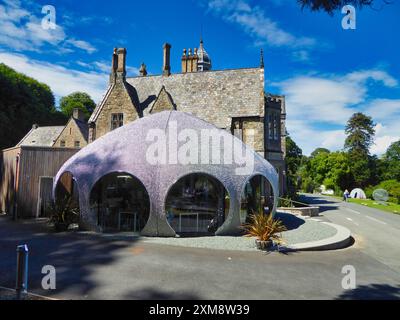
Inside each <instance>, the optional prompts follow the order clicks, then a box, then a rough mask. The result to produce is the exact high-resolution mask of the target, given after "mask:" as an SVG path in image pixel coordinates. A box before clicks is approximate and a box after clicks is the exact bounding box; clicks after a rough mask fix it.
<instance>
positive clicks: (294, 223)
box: [275, 212, 305, 230]
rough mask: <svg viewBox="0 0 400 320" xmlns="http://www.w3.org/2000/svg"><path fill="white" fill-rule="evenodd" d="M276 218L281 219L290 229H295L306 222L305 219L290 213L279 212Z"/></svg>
mask: <svg viewBox="0 0 400 320" xmlns="http://www.w3.org/2000/svg"><path fill="white" fill-rule="evenodd" d="M275 218H276V219H279V220H281V221H282V222H283V224H284V225H285V226H286V228H287V229H288V230H295V229H297V228H299V227H300V226H302V225H303V224H304V223H305V221H304V220H303V219H300V218H298V217H296V216H295V215H293V214H289V213H283V212H277V213H276V215H275Z"/></svg>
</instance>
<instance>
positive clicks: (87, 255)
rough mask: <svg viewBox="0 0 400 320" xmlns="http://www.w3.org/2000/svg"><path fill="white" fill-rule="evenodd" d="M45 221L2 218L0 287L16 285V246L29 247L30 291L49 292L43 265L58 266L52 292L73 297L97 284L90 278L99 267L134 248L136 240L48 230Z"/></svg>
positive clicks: (45, 293)
mask: <svg viewBox="0 0 400 320" xmlns="http://www.w3.org/2000/svg"><path fill="white" fill-rule="evenodd" d="M45 225H46V224H45V223H43V222H41V223H35V222H31V221H21V222H13V221H11V220H9V219H8V218H5V217H1V218H0V234H1V235H2V237H1V238H2V239H1V243H0V286H4V287H8V288H13V287H14V286H15V272H16V266H15V265H16V262H15V261H16V247H17V245H20V244H27V245H28V247H29V290H30V291H32V292H35V293H39V294H43V295H48V294H49V292H48V291H44V290H42V288H41V280H42V277H44V275H43V274H42V273H41V271H42V267H43V266H45V265H52V266H54V267H55V268H56V272H57V274H56V276H57V289H56V290H54V291H52V292H51V294H52V295H59V296H63V293H64V292H65V291H66V290H67V291H68V292H73V294H74V296H85V295H88V294H89V293H91V292H92V291H93V290H95V289H96V287H97V286H98V283H96V281H95V280H93V279H92V278H91V276H92V274H93V270H94V269H96V268H97V267H101V266H105V265H108V264H112V263H114V262H115V261H116V260H117V259H119V258H118V256H117V255H118V252H120V251H121V249H124V248H128V247H132V246H133V245H135V242H136V240H129V241H110V240H106V239H102V238H100V237H96V236H88V235H80V234H75V233H61V234H55V233H48V229H46V226H45Z"/></svg>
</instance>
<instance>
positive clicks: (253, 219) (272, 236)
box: [243, 213, 287, 250]
mask: <svg viewBox="0 0 400 320" xmlns="http://www.w3.org/2000/svg"><path fill="white" fill-rule="evenodd" d="M243 228H244V230H245V231H246V236H247V237H255V238H256V245H257V249H259V250H269V249H270V248H271V247H272V246H273V245H274V243H276V244H279V243H283V240H282V236H281V233H282V232H284V231H287V229H286V227H285V225H284V224H283V222H282V221H281V220H277V219H274V218H273V216H272V215H265V214H263V213H257V214H252V215H251V216H250V223H247V224H245V225H243Z"/></svg>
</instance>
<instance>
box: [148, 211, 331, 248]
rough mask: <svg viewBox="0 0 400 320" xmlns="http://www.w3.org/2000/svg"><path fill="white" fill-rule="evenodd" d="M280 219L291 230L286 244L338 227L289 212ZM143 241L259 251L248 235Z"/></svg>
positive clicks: (308, 239) (285, 236)
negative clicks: (298, 216) (302, 217)
mask: <svg viewBox="0 0 400 320" xmlns="http://www.w3.org/2000/svg"><path fill="white" fill-rule="evenodd" d="M276 217H277V218H278V219H281V220H282V221H284V223H285V225H286V226H287V227H288V229H289V231H286V232H284V233H283V234H282V237H283V240H284V241H285V244H286V245H293V244H298V243H304V242H311V241H318V240H323V239H326V238H330V237H333V236H334V235H335V234H336V232H337V231H336V229H335V228H333V227H331V226H329V225H326V224H324V223H321V222H318V221H314V220H310V219H306V220H303V219H299V218H297V217H295V216H292V215H288V214H282V213H280V214H277V216H276ZM143 241H146V242H151V243H157V244H165V245H172V246H182V247H191V248H207V249H216V250H238V251H257V249H256V247H255V239H254V238H248V237H228V236H224V237H192V238H189V237H188V238H150V237H146V238H143Z"/></svg>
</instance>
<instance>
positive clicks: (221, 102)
mask: <svg viewBox="0 0 400 320" xmlns="http://www.w3.org/2000/svg"><path fill="white" fill-rule="evenodd" d="M126 56H127V50H126V49H125V48H118V49H114V52H113V55H112V64H111V73H110V78H109V84H108V88H107V90H106V92H105V94H104V96H103V99H102V100H101V101H100V103H99V104H98V105H97V107H96V109H95V110H94V112H93V114H92V115H91V117H90V119H89V121H88V122H85V121H84V119H83V117H82V114H81V113H80V112H79V111H78V110H75V112H74V115H73V117H72V118H71V119H70V120H69V122H68V123H67V125H66V126H64V127H38V126H36V125H35V126H34V127H33V128H32V130H31V131H30V132H29V133H28V134H27V136H25V137H24V139H23V140H22V141H21V142H20V143H19V144H18V145H17V146H16V147H14V148H11V149H7V150H4V151H3V164H2V165H3V167H4V168H3V174H2V176H1V177H0V178H1V181H0V211H4V212H7V211H11V208H13V210H17V209H16V207H18V208H20V209H21V208H25V209H26V210H28V208H32V207H33V208H35V209H36V208H37V211H36V216H40V211H41V210H42V209H41V208H42V206H43V203H44V201H45V200H46V199H48V198H49V197H50V194H51V187H50V185H51V182H52V181H53V177H54V176H55V173H56V172H57V171H58V169H59V168H60V167H61V166H62V165H63V163H64V162H65V161H67V160H68V159H69V158H70V157H71V156H72V155H73V154H75V153H76V152H77V151H78V150H79V149H80V148H83V147H85V146H86V145H87V144H90V143H91V142H93V141H95V140H97V139H99V138H100V137H102V136H104V135H106V134H107V133H108V132H110V131H112V130H114V129H116V128H119V127H121V126H124V125H125V124H128V123H130V122H133V121H135V120H136V119H139V118H142V117H146V116H148V115H151V114H155V113H159V112H162V111H167V110H177V111H182V112H185V113H189V114H192V115H194V116H196V117H198V118H200V119H202V120H204V121H206V122H209V123H211V124H213V125H215V126H216V127H218V128H221V129H225V130H227V131H229V132H231V133H232V134H235V135H236V136H237V137H238V138H240V139H241V140H242V141H243V142H244V143H246V144H248V145H250V146H251V147H252V148H253V149H254V150H255V151H256V152H257V153H258V154H260V155H262V156H263V157H264V158H265V159H266V160H268V161H269V162H270V163H271V164H272V165H273V166H274V167H275V169H276V170H277V172H278V174H279V185H280V193H281V194H283V193H285V191H286V173H285V170H286V168H285V167H286V165H285V155H286V144H285V138H286V128H285V120H286V111H285V97H284V96H278V95H272V94H269V93H266V92H265V79H264V72H265V70H264V59H263V55H262V54H261V61H260V64H259V65H258V66H257V67H252V68H243V69H230V70H213V68H212V61H211V58H210V56H209V55H208V53H207V52H206V50H205V49H204V44H203V41H201V42H200V46H199V48H195V49H194V50H191V49H189V50H186V49H184V50H183V55H182V58H181V72H179V73H173V72H172V70H171V63H170V59H171V45H169V44H165V45H164V47H163V65H162V73H161V74H159V75H150V74H148V72H147V70H146V66H145V64H142V65H141V68H140V74H139V75H138V76H135V77H131V76H129V75H127V73H126ZM236 129H241V130H239V131H238V130H236ZM237 132H240V134H238V133H237ZM254 134H255V136H253V135H254ZM250 135H252V137H250ZM132 139H135V137H132ZM24 157H26V158H25V159H24ZM33 163H36V164H33ZM7 170H8V171H7ZM46 179H47V181H46ZM24 188H27V190H24ZM25 209H21V210H23V211H24V210H25ZM21 215H22V213H21ZM23 215H25V214H23ZM27 215H29V214H27Z"/></svg>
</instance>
